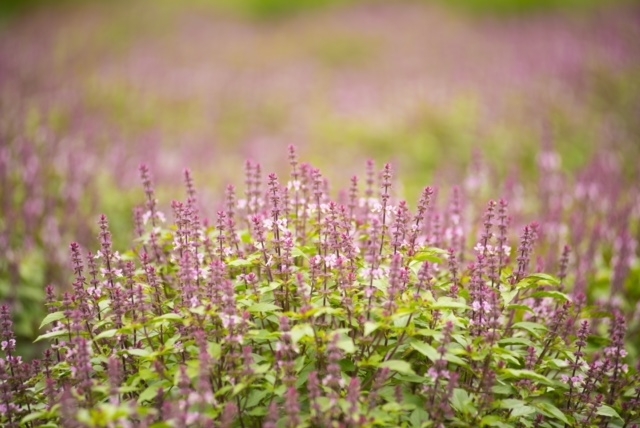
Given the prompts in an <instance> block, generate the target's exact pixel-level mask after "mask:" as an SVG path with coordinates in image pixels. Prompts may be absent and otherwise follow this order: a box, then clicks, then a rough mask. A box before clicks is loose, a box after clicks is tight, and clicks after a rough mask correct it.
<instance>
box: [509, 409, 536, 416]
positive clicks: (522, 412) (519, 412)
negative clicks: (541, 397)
mask: <svg viewBox="0 0 640 428" xmlns="http://www.w3.org/2000/svg"><path fill="white" fill-rule="evenodd" d="M535 412H536V409H535V408H534V407H531V406H521V407H516V408H515V409H513V411H512V412H511V415H510V418H519V417H522V416H529V415H531V414H533V413H535Z"/></svg>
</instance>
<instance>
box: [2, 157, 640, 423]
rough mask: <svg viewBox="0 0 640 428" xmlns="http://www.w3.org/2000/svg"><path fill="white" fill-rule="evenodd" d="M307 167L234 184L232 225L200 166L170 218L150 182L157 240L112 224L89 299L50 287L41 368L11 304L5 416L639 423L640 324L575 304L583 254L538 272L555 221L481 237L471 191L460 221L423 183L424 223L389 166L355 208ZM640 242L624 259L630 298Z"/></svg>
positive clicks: (92, 274) (77, 291)
mask: <svg viewBox="0 0 640 428" xmlns="http://www.w3.org/2000/svg"><path fill="white" fill-rule="evenodd" d="M289 159H290V164H291V168H292V169H291V179H290V180H283V179H282V178H281V177H278V176H276V175H275V174H270V175H269V176H268V179H267V180H266V183H267V185H266V186H265V187H264V188H263V186H262V183H263V177H262V175H261V167H260V165H258V164H254V163H251V162H248V163H247V164H246V169H247V180H246V181H247V189H246V191H245V195H246V199H244V200H242V201H238V200H237V199H236V192H235V189H234V188H233V187H229V188H228V189H227V194H226V198H225V203H224V206H225V208H224V210H221V211H219V212H218V213H217V221H216V222H214V223H209V222H208V221H202V220H201V217H200V216H201V214H200V212H199V206H200V204H201V203H202V202H203V201H200V200H198V199H197V193H196V190H195V189H196V188H195V185H194V180H193V177H192V176H191V174H190V173H188V172H187V173H185V181H186V186H187V196H188V197H187V199H186V201H183V202H178V201H175V202H173V203H172V208H173V223H172V224H166V223H164V219H165V216H164V215H163V214H162V213H161V212H160V209H159V206H158V203H157V201H156V199H155V195H154V191H153V186H152V183H151V178H150V172H149V170H148V168H146V167H142V168H141V169H140V172H141V175H142V180H143V186H144V190H145V194H146V198H145V199H146V200H145V202H144V208H140V209H138V210H136V214H135V223H136V231H137V234H138V238H137V239H136V240H135V241H134V245H133V247H132V248H131V249H129V250H128V251H125V252H121V253H118V252H116V251H115V250H114V245H113V243H112V236H111V231H110V227H109V222H108V219H107V217H106V216H104V215H103V216H101V217H100V219H99V229H100V233H99V237H98V242H97V248H96V249H95V252H94V253H91V252H88V251H85V250H83V249H82V248H81V247H80V245H78V244H75V243H74V244H72V245H71V260H72V265H73V276H74V279H73V284H72V287H71V288H70V289H69V291H68V292H67V293H65V294H64V295H63V296H61V297H60V298H56V296H55V295H54V291H53V289H51V288H49V289H48V290H47V302H48V303H47V305H48V308H49V313H48V315H47V316H46V317H45V318H44V320H43V321H42V323H41V328H42V329H44V331H43V333H42V335H41V336H40V337H38V339H37V342H45V343H47V344H48V348H47V349H46V350H45V351H44V354H43V358H42V360H41V361H32V362H27V361H24V360H23V359H22V358H21V357H20V356H19V355H17V353H16V339H15V336H14V334H13V329H12V320H11V314H10V312H9V309H8V307H7V306H2V308H1V311H0V327H1V329H0V423H1V424H2V425H3V426H7V427H17V426H28V427H37V426H65V427H115V426H123V427H128V426H132V427H138V426H140V427H143V426H144V427H155V428H161V427H186V426H201V427H257V426H271V427H299V426H309V427H311V426H317V427H320V426H341V427H374V426H390V427H391V426H393V427H397V426H412V427H431V426H433V427H441V426H468V427H476V426H479V427H482V426H495V427H534V426H538V427H562V426H603V427H607V426H609V427H630V426H633V425H634V424H638V423H640V410H638V409H639V408H640V406H639V401H640V377H639V374H638V369H639V367H638V364H637V363H634V358H635V361H637V358H636V357H637V347H634V346H632V344H631V340H630V336H629V333H628V328H629V324H630V323H633V322H635V321H634V320H633V319H632V318H630V317H629V316H628V315H629V314H628V313H627V312H625V311H626V308H625V307H624V306H623V305H621V304H618V303H616V301H615V300H613V299H612V300H611V301H609V302H605V303H606V304H599V303H598V302H597V301H595V300H594V299H592V298H587V297H586V296H585V295H584V294H583V293H582V290H581V289H579V288H576V289H575V290H573V291H568V290H570V289H571V280H573V279H576V278H581V275H582V273H580V272H572V269H573V268H574V267H575V266H578V268H579V266H580V264H579V263H577V264H576V263H572V261H571V257H572V254H573V252H571V251H569V247H568V246H564V245H563V246H556V247H553V246H548V247H549V248H546V250H547V251H552V250H551V249H552V248H555V249H558V248H559V252H558V254H557V255H556V260H559V266H560V269H559V274H558V276H557V277H556V276H554V275H550V274H548V273H544V272H540V271H538V269H537V266H538V265H539V264H537V261H536V255H537V251H539V250H538V248H537V241H538V239H539V237H540V234H541V233H542V230H541V229H540V227H539V225H538V224H537V223H530V224H526V225H524V227H523V228H522V229H521V230H520V231H518V230H513V228H512V227H511V226H510V225H511V224H514V223H513V222H510V217H509V213H508V204H507V202H506V200H500V201H499V202H494V201H491V202H489V203H488V205H486V206H487V208H486V211H485V214H484V215H483V216H481V219H480V221H479V224H478V225H476V226H475V228H474V225H473V224H471V223H470V222H469V221H468V220H469V219H470V218H471V217H470V216H469V215H468V212H465V207H466V206H467V203H466V202H468V201H465V200H464V193H463V191H462V190H461V189H459V188H456V189H454V192H453V196H452V198H451V200H450V201H448V202H447V208H446V209H445V210H444V211H438V209H437V197H436V196H437V192H436V190H435V189H434V188H431V187H427V188H425V190H424V192H423V194H422V196H421V198H420V201H419V203H418V204H417V208H416V210H415V212H412V211H411V209H410V206H409V204H408V203H407V202H405V201H402V200H397V199H396V198H395V197H394V189H393V179H392V178H393V177H392V169H391V167H390V166H389V165H385V167H384V168H383V170H382V172H381V174H380V180H376V173H375V170H374V165H373V163H369V164H368V168H367V178H366V181H365V182H366V186H365V190H364V194H363V195H362V198H361V197H360V196H361V195H360V193H359V192H360V189H359V187H358V180H357V178H354V179H353V180H352V182H351V183H352V184H351V187H350V189H349V190H348V197H347V198H346V199H344V200H343V201H342V202H341V201H340V200H337V201H336V200H332V198H331V196H330V194H329V192H328V184H327V182H326V180H325V179H324V178H323V177H322V175H321V174H320V171H318V170H317V169H314V168H312V167H311V166H309V165H306V164H299V163H298V159H297V156H296V153H295V150H294V149H293V148H291V149H290V152H289ZM285 182H288V184H282V183H285ZM630 224H631V226H633V227H637V224H634V223H633V219H630ZM474 230H475V231H477V232H478V233H477V235H478V240H477V241H476V242H471V241H472V240H473V238H474V234H473V232H474ZM518 232H519V233H518ZM518 235H519V236H520V239H519V243H518V241H517V240H516V239H514V238H516V237H517V236H518ZM625 236H630V235H628V234H627V235H625ZM627 240H628V241H629V242H631V240H630V238H628V239H627ZM545 242H549V241H545ZM629 242H626V241H624V240H623V241H621V242H620V244H619V245H617V246H616V248H617V250H618V251H619V252H617V253H615V254H614V256H613V257H614V258H615V263H614V264H613V266H618V265H624V267H620V268H616V273H615V278H616V281H618V282H619V283H620V284H623V279H624V277H625V276H626V275H628V272H629V270H630V267H629V264H628V263H627V262H626V261H625V260H628V259H629V258H630V257H631V256H630V254H631V251H630V246H631V244H630V243H629ZM573 244H576V242H574V243H573ZM577 244H578V248H580V242H577ZM439 247H442V248H439ZM574 247H575V245H574ZM623 259H624V260H623ZM621 260H622V261H621ZM617 286H619V287H621V285H617Z"/></svg>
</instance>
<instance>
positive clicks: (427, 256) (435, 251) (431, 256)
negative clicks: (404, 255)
mask: <svg viewBox="0 0 640 428" xmlns="http://www.w3.org/2000/svg"><path fill="white" fill-rule="evenodd" d="M446 257H447V252H446V251H444V250H441V249H440V248H425V249H424V250H422V251H418V253H417V254H416V255H415V256H414V257H413V260H416V261H419V262H431V263H438V264H442V263H443V261H444V260H445V259H444V258H446Z"/></svg>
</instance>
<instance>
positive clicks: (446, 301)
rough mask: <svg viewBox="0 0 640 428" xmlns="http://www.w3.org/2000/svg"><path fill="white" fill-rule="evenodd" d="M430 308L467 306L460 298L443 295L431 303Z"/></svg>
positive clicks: (464, 307) (460, 307)
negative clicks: (455, 298)
mask: <svg viewBox="0 0 640 428" xmlns="http://www.w3.org/2000/svg"><path fill="white" fill-rule="evenodd" d="M431 309H469V306H468V305H467V304H466V303H464V302H462V301H460V300H454V299H452V298H451V297H446V296H445V297H440V298H439V299H438V300H437V301H436V302H435V303H433V304H432V305H431Z"/></svg>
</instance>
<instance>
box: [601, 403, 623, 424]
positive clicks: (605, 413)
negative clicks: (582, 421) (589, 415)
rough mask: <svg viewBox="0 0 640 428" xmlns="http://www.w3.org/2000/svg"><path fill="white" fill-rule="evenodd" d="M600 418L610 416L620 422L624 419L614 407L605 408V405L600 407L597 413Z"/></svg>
mask: <svg viewBox="0 0 640 428" xmlns="http://www.w3.org/2000/svg"><path fill="white" fill-rule="evenodd" d="M596 413H597V414H599V415H600V416H608V417H610V418H615V419H618V420H623V419H622V417H621V416H620V415H619V414H618V412H616V410H615V409H614V408H613V407H609V406H605V405H604V404H603V405H602V406H600V407H598V411H597V412H596Z"/></svg>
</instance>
